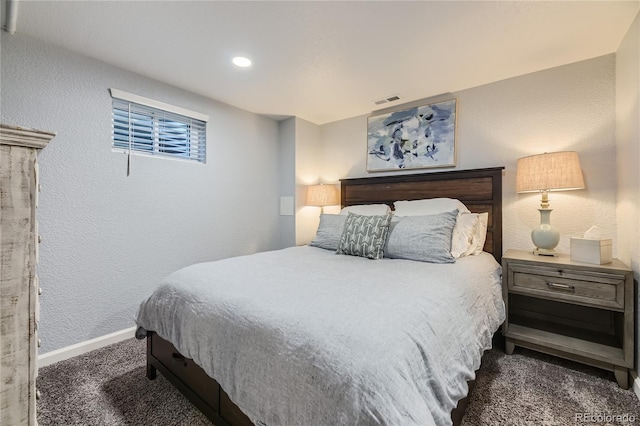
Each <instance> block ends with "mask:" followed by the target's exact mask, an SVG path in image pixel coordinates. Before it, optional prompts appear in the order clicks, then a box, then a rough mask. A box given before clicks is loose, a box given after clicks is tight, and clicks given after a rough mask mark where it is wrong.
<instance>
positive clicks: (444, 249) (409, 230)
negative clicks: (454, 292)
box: [385, 210, 458, 263]
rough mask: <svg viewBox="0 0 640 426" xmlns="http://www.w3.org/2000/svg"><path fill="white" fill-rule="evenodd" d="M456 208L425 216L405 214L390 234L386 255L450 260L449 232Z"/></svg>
mask: <svg viewBox="0 0 640 426" xmlns="http://www.w3.org/2000/svg"><path fill="white" fill-rule="evenodd" d="M457 217H458V210H453V211H450V212H445V213H438V214H433V215H426V216H405V217H401V218H400V220H399V221H398V222H397V223H395V224H394V226H393V229H392V230H391V232H390V233H389V237H388V239H387V246H386V248H385V256H386V257H390V258H393V259H408V260H417V261H420V262H431V263H453V262H455V261H456V259H455V258H454V257H453V256H452V255H451V235H452V233H453V227H454V226H455V224H456V218H457Z"/></svg>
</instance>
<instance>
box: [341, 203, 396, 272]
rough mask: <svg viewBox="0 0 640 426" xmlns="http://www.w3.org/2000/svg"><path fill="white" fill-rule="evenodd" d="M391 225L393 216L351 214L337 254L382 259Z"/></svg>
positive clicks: (348, 216)
mask: <svg viewBox="0 0 640 426" xmlns="http://www.w3.org/2000/svg"><path fill="white" fill-rule="evenodd" d="M389 223H391V214H386V215H375V216H364V215H359V214H354V213H351V212H350V213H349V214H348V215H347V220H346V223H345V225H344V230H343V231H342V236H341V237H340V246H339V247H338V250H337V251H336V253H338V254H348V255H351V256H362V257H366V258H368V259H376V260H377V259H382V257H383V255H384V245H385V243H386V242H387V234H388V233H389Z"/></svg>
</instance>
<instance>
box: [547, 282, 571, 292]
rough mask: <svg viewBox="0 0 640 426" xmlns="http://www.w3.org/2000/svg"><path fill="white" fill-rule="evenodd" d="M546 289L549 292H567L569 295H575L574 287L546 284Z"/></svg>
mask: <svg viewBox="0 0 640 426" xmlns="http://www.w3.org/2000/svg"><path fill="white" fill-rule="evenodd" d="M547 287H549V289H550V290H559V291H567V292H569V293H575V291H576V288H575V287H574V286H572V285H568V284H558V283H547Z"/></svg>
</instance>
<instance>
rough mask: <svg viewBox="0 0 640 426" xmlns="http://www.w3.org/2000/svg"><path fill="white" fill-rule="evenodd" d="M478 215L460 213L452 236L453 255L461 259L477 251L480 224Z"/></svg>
mask: <svg viewBox="0 0 640 426" xmlns="http://www.w3.org/2000/svg"><path fill="white" fill-rule="evenodd" d="M479 220H480V219H479V217H478V214H476V213H466V212H464V213H460V214H458V218H457V221H456V226H454V227H453V233H452V235H451V255H452V256H453V257H454V258H456V259H459V258H461V257H464V256H469V255H471V254H473V252H474V251H475V249H476V233H477V228H478V222H479Z"/></svg>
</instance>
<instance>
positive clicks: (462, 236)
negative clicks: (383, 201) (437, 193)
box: [393, 198, 482, 259]
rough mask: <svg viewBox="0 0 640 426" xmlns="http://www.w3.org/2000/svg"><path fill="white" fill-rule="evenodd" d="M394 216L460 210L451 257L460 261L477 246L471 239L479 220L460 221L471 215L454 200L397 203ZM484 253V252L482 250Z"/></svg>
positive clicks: (440, 199)
mask: <svg viewBox="0 0 640 426" xmlns="http://www.w3.org/2000/svg"><path fill="white" fill-rule="evenodd" d="M393 206H394V207H395V211H394V216H398V217H400V216H426V215H432V214H439V213H445V212H450V211H453V210H456V209H458V220H457V221H456V226H455V227H454V228H453V233H452V235H451V255H452V256H453V257H454V258H455V259H458V258H460V257H463V256H467V255H468V254H471V253H473V251H474V249H475V245H474V242H473V239H472V238H471V237H470V236H471V235H473V234H474V225H475V221H476V220H477V218H475V219H472V218H466V219H465V220H464V221H461V220H460V217H461V215H463V214H471V212H470V211H469V209H468V208H467V206H465V205H464V204H463V203H462V202H461V201H460V200H456V199H454V198H429V199H426V200H411V201H396V202H395V203H393ZM480 251H482V250H480Z"/></svg>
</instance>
